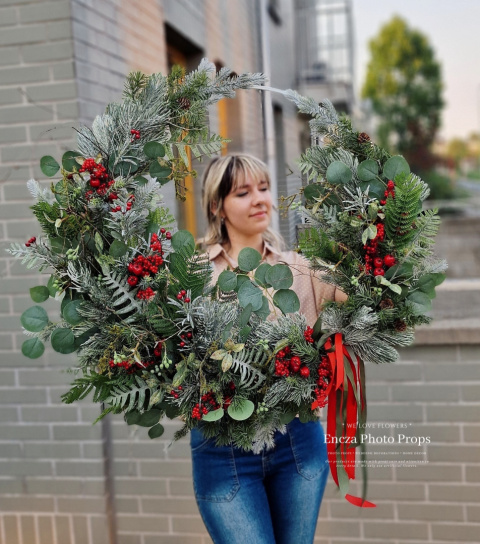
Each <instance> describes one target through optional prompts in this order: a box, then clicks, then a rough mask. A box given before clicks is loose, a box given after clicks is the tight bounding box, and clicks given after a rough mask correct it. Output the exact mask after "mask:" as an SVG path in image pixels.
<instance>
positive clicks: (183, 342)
mask: <svg viewBox="0 0 480 544" xmlns="http://www.w3.org/2000/svg"><path fill="white" fill-rule="evenodd" d="M189 300H190V299H189ZM180 338H181V339H182V341H181V342H180V344H179V346H180V347H181V348H184V347H185V340H186V339H187V338H188V340H190V338H192V333H191V332H187V333H185V334H181V335H180Z"/></svg>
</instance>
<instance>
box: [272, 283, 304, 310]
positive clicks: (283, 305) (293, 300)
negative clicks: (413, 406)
mask: <svg viewBox="0 0 480 544" xmlns="http://www.w3.org/2000/svg"><path fill="white" fill-rule="evenodd" d="M273 302H274V303H275V306H278V307H279V308H280V310H281V311H282V312H283V313H284V314H290V313H293V312H298V311H299V310H300V301H299V300H298V296H297V293H295V291H292V290H291V289H280V290H279V291H277V292H276V293H275V294H274V295H273Z"/></svg>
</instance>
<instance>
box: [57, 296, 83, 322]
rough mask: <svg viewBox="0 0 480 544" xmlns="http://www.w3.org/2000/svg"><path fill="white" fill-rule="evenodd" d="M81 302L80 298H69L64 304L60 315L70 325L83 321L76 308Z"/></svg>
mask: <svg viewBox="0 0 480 544" xmlns="http://www.w3.org/2000/svg"><path fill="white" fill-rule="evenodd" d="M82 302H83V301H82V300H71V301H70V302H69V303H68V304H66V305H65V308H64V309H63V312H62V317H63V319H65V321H66V322H67V323H70V325H78V324H79V323H81V322H82V321H83V317H82V316H81V315H80V314H79V313H78V308H79V306H80V304H82Z"/></svg>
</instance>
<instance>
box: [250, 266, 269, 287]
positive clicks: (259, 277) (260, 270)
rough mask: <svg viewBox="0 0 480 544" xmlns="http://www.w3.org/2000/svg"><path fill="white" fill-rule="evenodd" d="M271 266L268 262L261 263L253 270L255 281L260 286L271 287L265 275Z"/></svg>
mask: <svg viewBox="0 0 480 544" xmlns="http://www.w3.org/2000/svg"><path fill="white" fill-rule="evenodd" d="M270 268H272V265H271V264H268V263H262V264H261V265H260V266H258V267H257V269H256V270H255V276H254V277H255V281H256V282H257V283H258V284H259V285H260V286H261V287H271V285H270V284H269V283H268V281H267V280H266V278H265V276H266V274H267V272H268V271H269V270H270Z"/></svg>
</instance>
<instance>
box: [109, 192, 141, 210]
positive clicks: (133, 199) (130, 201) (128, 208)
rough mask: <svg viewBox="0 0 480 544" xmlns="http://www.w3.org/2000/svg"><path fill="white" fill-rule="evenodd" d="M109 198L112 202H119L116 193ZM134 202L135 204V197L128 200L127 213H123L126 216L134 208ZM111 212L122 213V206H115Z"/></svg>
mask: <svg viewBox="0 0 480 544" xmlns="http://www.w3.org/2000/svg"><path fill="white" fill-rule="evenodd" d="M108 198H109V200H110V201H114V200H117V198H118V196H117V195H116V194H115V193H112V194H110V195H109V197H108ZM134 202H135V195H129V196H128V200H127V204H126V205H125V211H124V212H123V213H124V214H125V213H127V212H128V211H130V210H131V209H132V206H133V203H134ZM111 211H112V212H114V213H115V212H121V211H122V207H121V206H113V207H112V209H111Z"/></svg>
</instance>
